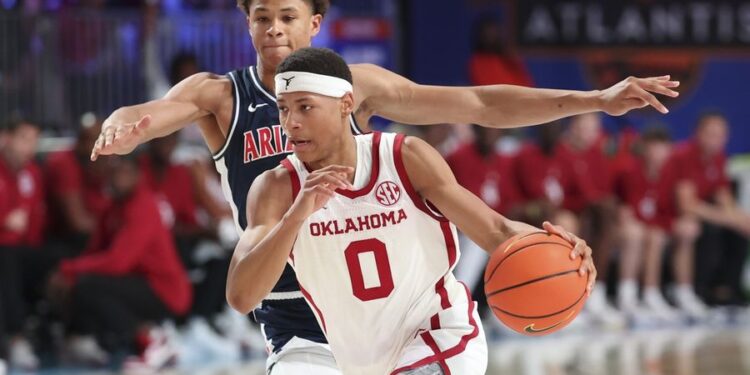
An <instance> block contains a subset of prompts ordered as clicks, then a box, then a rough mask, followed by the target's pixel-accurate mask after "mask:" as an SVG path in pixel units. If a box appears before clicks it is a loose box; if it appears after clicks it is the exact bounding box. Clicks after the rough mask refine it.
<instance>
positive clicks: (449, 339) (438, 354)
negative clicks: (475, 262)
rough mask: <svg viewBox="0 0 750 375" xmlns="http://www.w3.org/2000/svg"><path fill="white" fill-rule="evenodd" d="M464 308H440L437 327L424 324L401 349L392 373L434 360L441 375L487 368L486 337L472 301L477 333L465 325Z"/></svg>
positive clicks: (472, 374) (478, 374)
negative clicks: (422, 329)
mask: <svg viewBox="0 0 750 375" xmlns="http://www.w3.org/2000/svg"><path fill="white" fill-rule="evenodd" d="M466 308H467V305H458V306H453V307H451V308H450V309H449V310H444V311H441V312H440V322H441V324H440V326H441V327H440V328H439V329H430V327H425V328H426V329H425V330H424V331H422V332H420V333H419V334H418V335H417V337H416V338H415V339H414V341H412V342H411V343H410V344H409V345H408V346H407V347H406V349H404V352H403V353H404V355H403V356H402V357H401V360H400V361H399V364H398V366H396V370H395V371H394V372H393V373H392V374H408V373H409V371H411V370H415V369H420V368H422V367H425V366H428V365H429V364H432V363H437V364H439V365H440V368H441V369H442V370H443V374H445V375H484V374H485V373H486V372H487V340H486V338H485V336H484V329H483V328H482V322H481V321H480V320H479V313H478V312H477V306H476V303H474V309H473V312H472V317H473V320H474V323H475V325H476V327H477V329H478V334H477V335H475V336H471V335H470V332H471V331H473V326H472V327H467V326H466V323H465V321H466V313H467V310H466ZM461 311H463V312H461ZM454 314H455V315H454ZM451 322H454V323H455V325H453V324H451ZM417 373H418V372H417Z"/></svg>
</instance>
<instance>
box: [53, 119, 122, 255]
mask: <svg viewBox="0 0 750 375" xmlns="http://www.w3.org/2000/svg"><path fill="white" fill-rule="evenodd" d="M100 130H101V123H100V122H99V121H98V120H96V118H95V117H94V116H93V115H92V114H89V115H85V116H83V117H82V120H81V128H80V130H79V132H78V136H77V138H76V143H75V145H74V146H73V149H72V150H70V151H62V152H56V153H53V154H50V155H49V156H48V157H47V162H46V169H45V172H46V177H47V179H46V180H47V187H48V188H47V190H48V192H49V202H50V204H49V206H50V211H51V214H52V217H53V220H54V221H55V223H56V225H55V226H54V227H51V228H50V229H52V230H53V231H54V234H55V235H56V237H59V238H60V239H61V240H62V242H65V243H66V244H69V245H71V246H72V247H74V248H76V250H80V249H81V248H82V247H83V246H85V244H86V241H87V240H88V237H89V236H90V235H91V232H92V231H93V230H94V227H95V226H96V222H97V219H98V217H99V216H100V215H101V214H102V213H103V212H104V211H105V210H106V208H107V206H108V205H109V198H108V197H107V195H106V193H105V191H104V184H105V181H104V164H106V163H104V162H98V161H97V162H93V163H92V162H91V160H90V159H89V156H90V154H91V149H92V148H93V146H94V143H95V142H96V139H97V137H98V136H99V131H100Z"/></svg>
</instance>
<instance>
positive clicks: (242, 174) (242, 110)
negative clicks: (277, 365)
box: [214, 66, 362, 351]
mask: <svg viewBox="0 0 750 375" xmlns="http://www.w3.org/2000/svg"><path fill="white" fill-rule="evenodd" d="M227 76H228V77H229V79H230V80H231V81H232V86H233V87H232V88H233V94H232V97H233V102H234V107H233V109H232V111H233V113H232V123H231V125H230V128H229V133H228V135H227V139H226V141H225V143H224V145H223V146H222V148H221V149H220V150H219V152H217V153H216V154H215V155H214V162H215V163H216V169H217V170H218V171H219V173H220V174H221V186H222V189H223V190H224V195H225V197H226V198H227V200H228V201H229V202H230V204H231V205H232V213H233V214H234V219H235V223H236V225H237V230H238V231H243V230H244V229H245V227H247V218H246V199H247V192H248V191H249V190H250V185H252V183H253V181H255V179H256V178H257V177H258V176H260V175H261V174H262V173H263V172H265V171H267V170H269V169H273V168H275V167H276V166H278V165H279V163H280V162H281V160H283V159H284V158H285V157H286V156H287V155H288V154H290V153H291V152H292V145H291V143H290V142H288V141H287V138H286V136H285V135H284V132H283V131H282V129H281V125H280V122H279V110H278V108H277V107H276V99H275V97H274V95H272V94H271V92H270V91H269V90H268V89H266V88H265V87H263V83H262V82H261V80H260V78H259V76H258V72H257V70H256V68H255V67H254V66H251V67H249V68H245V69H241V70H235V71H233V72H230V73H228V74H227ZM351 128H352V132H353V133H354V134H361V133H362V132H361V131H360V129H359V127H358V126H357V124H356V122H355V121H354V117H353V116H352V118H351ZM254 314H255V318H256V320H257V321H258V322H259V323H260V324H262V327H263V330H264V332H265V334H266V338H267V339H268V340H270V341H271V344H272V345H273V349H274V351H278V350H279V349H281V347H282V346H283V345H284V344H286V342H287V341H289V339H291V338H292V337H294V336H297V337H301V338H304V339H308V340H312V341H316V342H325V337H324V336H323V333H322V331H321V330H320V327H319V326H318V323H317V321H316V320H315V316H314V315H313V313H312V311H311V310H310V308H309V307H308V306H307V303H306V302H305V300H304V297H303V296H302V293H301V292H300V289H299V284H298V283H297V277H296V276H295V274H294V271H293V270H292V268H291V267H290V266H289V265H287V266H286V268H285V269H284V273H283V274H282V276H281V279H280V280H279V282H278V283H277V284H276V286H275V287H274V288H273V291H272V293H271V295H269V296H268V298H267V299H266V300H264V301H263V303H262V304H261V306H260V308H258V309H257V310H256V311H255V312H254Z"/></svg>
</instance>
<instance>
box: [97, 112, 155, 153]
mask: <svg viewBox="0 0 750 375" xmlns="http://www.w3.org/2000/svg"><path fill="white" fill-rule="evenodd" d="M114 116H115V115H114V114H113V115H112V116H109V117H108V118H107V119H106V120H104V123H103V124H102V132H101V133H100V134H99V138H98V139H97V140H96V143H95V144H94V149H93V150H91V161H94V160H96V158H98V157H99V155H113V154H115V155H126V154H129V153H131V152H132V151H133V150H134V149H135V148H136V147H137V146H138V145H139V144H141V143H143V142H144V141H145V138H146V129H147V128H148V127H149V125H150V124H151V115H146V116H143V117H142V118H141V119H140V120H138V121H136V122H122V121H119V120H117V119H115V118H114Z"/></svg>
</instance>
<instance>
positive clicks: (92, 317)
mask: <svg viewBox="0 0 750 375" xmlns="http://www.w3.org/2000/svg"><path fill="white" fill-rule="evenodd" d="M110 163H111V165H110V167H109V168H110V169H111V171H110V173H111V177H110V179H109V184H110V189H111V191H112V194H113V204H112V206H111V207H110V208H109V209H108V210H107V211H106V212H105V214H104V216H103V218H102V220H100V221H99V222H98V225H97V228H96V230H95V232H94V235H93V237H92V239H91V242H90V245H89V247H88V248H87V250H86V251H84V253H83V254H82V255H80V256H78V257H76V258H74V259H69V260H65V261H63V262H62V263H61V264H60V268H59V272H57V273H56V274H55V275H53V276H52V278H51V279H50V289H51V290H52V291H53V292H55V293H56V294H57V295H69V296H70V297H69V298H70V301H71V303H70V304H69V305H68V306H67V307H68V308H69V309H70V316H71V325H70V328H71V333H72V334H73V336H72V338H71V343H70V345H69V346H70V347H71V348H80V347H86V346H87V345H88V347H89V348H90V347H91V346H92V345H96V343H95V341H93V337H92V335H94V334H95V333H102V334H104V336H105V337H100V338H114V342H113V344H114V345H116V346H120V345H124V344H131V343H132V344H135V343H146V342H148V340H147V339H145V338H146V337H148V334H147V332H148V324H149V323H154V322H159V321H160V320H162V319H165V318H169V317H176V316H182V315H184V314H185V313H186V312H187V311H188V310H189V308H190V305H191V302H192V289H191V286H190V282H189V280H188V277H187V273H186V272H185V270H184V268H183V266H182V263H181V262H180V259H179V256H178V254H177V250H176V249H175V245H174V241H173V239H172V235H171V234H170V233H169V230H168V229H167V228H166V227H165V226H164V224H163V223H162V221H161V218H160V215H159V208H158V203H157V202H158V201H157V199H156V197H155V196H154V194H153V193H152V192H151V191H150V190H149V189H148V188H147V187H146V186H144V185H143V184H142V183H140V181H139V180H140V173H139V172H138V167H137V163H136V162H135V160H132V159H130V158H124V157H117V158H113V159H112V160H111V161H110ZM107 335H108V336H107ZM154 344H156V343H154ZM140 348H141V349H144V348H143V346H141V347H140ZM79 354H81V353H79ZM85 354H87V355H89V357H85V358H79V359H80V360H81V361H84V362H94V363H102V362H106V360H107V358H106V354H105V353H104V352H103V351H101V350H87V351H86V352H85Z"/></svg>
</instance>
